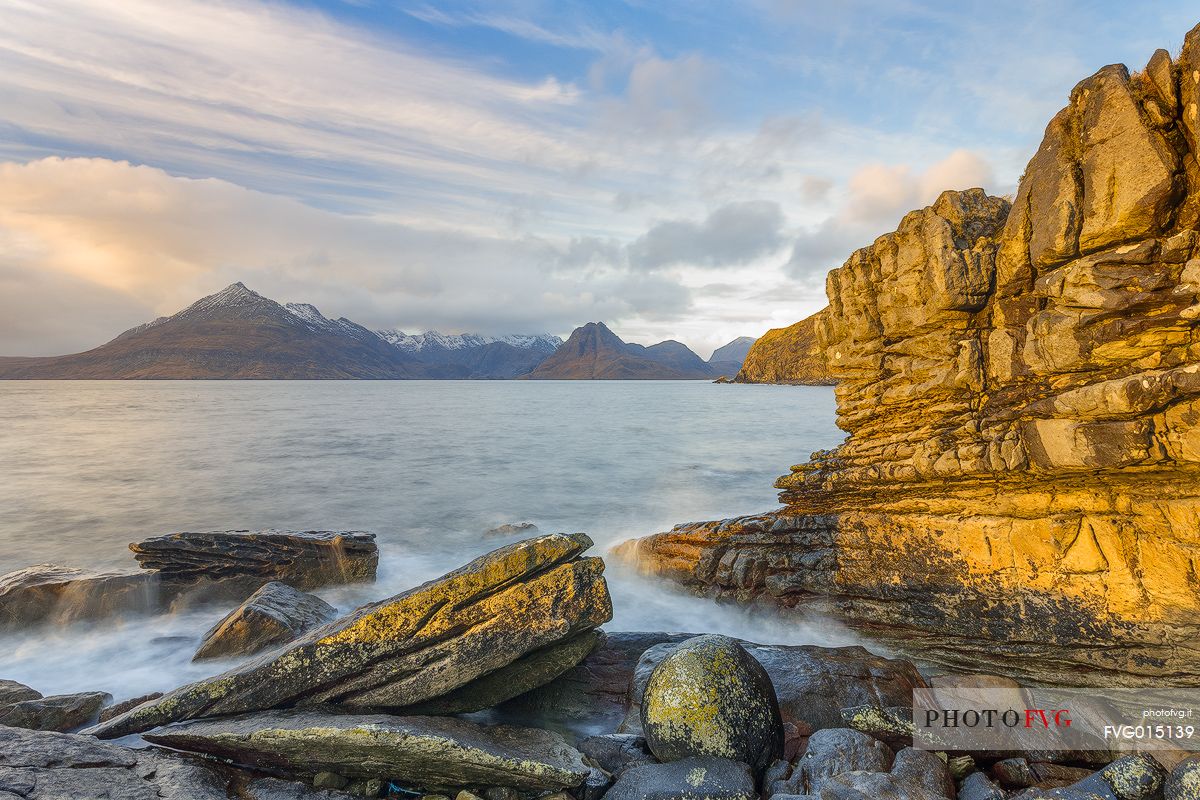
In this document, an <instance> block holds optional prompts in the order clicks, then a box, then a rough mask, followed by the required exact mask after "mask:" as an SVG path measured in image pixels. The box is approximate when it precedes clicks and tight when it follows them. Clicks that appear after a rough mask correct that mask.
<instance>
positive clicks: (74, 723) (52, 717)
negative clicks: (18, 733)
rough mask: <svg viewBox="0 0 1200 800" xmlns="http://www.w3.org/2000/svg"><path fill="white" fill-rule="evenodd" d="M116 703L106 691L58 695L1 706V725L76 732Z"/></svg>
mask: <svg viewBox="0 0 1200 800" xmlns="http://www.w3.org/2000/svg"><path fill="white" fill-rule="evenodd" d="M111 701H112V696H111V695H109V694H105V693H104V692H80V693H79V694H58V695H52V696H50V697H39V698H36V699H31V700H21V701H19V702H16V703H10V704H9V705H6V706H0V725H7V726H9V727H10V728H29V729H30V730H37V731H64V732H65V731H72V730H75V729H76V728H82V727H83V726H84V725H87V724H88V723H89V722H92V721H93V720H95V719H96V715H97V714H98V713H99V712H100V708H101V707H102V706H103V705H104V704H105V703H109V702H111Z"/></svg>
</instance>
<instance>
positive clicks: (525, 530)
mask: <svg viewBox="0 0 1200 800" xmlns="http://www.w3.org/2000/svg"><path fill="white" fill-rule="evenodd" d="M535 533H538V526H537V525H534V524H533V523H532V522H506V523H505V524H503V525H497V526H496V527H494V528H490V529H488V530H486V531H484V533H483V535H484V536H532V535H533V534H535Z"/></svg>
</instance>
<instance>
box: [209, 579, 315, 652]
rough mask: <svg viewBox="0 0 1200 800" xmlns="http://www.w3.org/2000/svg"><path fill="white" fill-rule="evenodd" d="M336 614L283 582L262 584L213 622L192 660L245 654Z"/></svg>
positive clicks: (288, 638) (289, 637) (291, 636)
mask: <svg viewBox="0 0 1200 800" xmlns="http://www.w3.org/2000/svg"><path fill="white" fill-rule="evenodd" d="M336 616H337V609H335V608H334V607H333V606H331V605H329V604H328V603H326V602H325V601H324V600H322V599H321V598H319V597H316V596H315V595H311V594H306V593H305V592H301V591H298V590H296V589H293V588H292V587H290V586H288V585H287V584H286V583H279V582H278V581H272V582H271V583H268V584H265V585H264V586H263V587H262V588H261V589H259V590H258V591H257V592H255V593H254V594H252V595H250V597H248V598H246V602H244V603H242V604H241V605H240V606H238V607H237V608H235V609H234V610H233V611H231V612H229V614H227V615H226V616H225V617H224V618H223V619H222V620H221V621H220V622H218V623H217V624H216V625H214V626H213V627H212V628H211V629H209V631H208V632H207V633H205V634H204V639H203V641H202V642H201V643H200V649H199V650H197V651H196V655H195V656H193V657H192V660H193V661H201V660H203V659H208V658H229V657H232V656H248V655H253V654H254V653H257V652H260V651H262V650H265V649H267V648H268V647H273V646H275V645H277V644H283V643H284V642H290V641H293V640H294V639H297V638H299V637H300V636H301V635H302V634H304V633H307V632H308V631H310V630H312V629H313V628H317V627H320V626H321V625H324V624H325V623H326V622H329V621H330V620H332V619H333V618H334V617H336Z"/></svg>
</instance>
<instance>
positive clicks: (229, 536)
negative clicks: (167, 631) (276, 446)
mask: <svg viewBox="0 0 1200 800" xmlns="http://www.w3.org/2000/svg"><path fill="white" fill-rule="evenodd" d="M129 549H130V550H132V551H133V554H134V557H135V558H136V559H137V560H138V563H139V564H141V565H142V567H143V568H145V569H151V570H155V571H156V572H157V574H158V576H159V578H160V579H161V581H162V583H163V585H164V587H166V590H167V591H175V592H184V593H201V592H203V591H204V588H205V587H207V586H210V585H212V586H216V587H219V591H220V592H221V593H223V594H228V593H232V592H237V591H239V590H240V589H244V590H245V591H243V592H242V593H241V596H242V597H245V596H246V595H247V594H249V593H250V592H253V591H256V590H257V589H258V588H260V587H261V586H262V585H263V584H266V583H268V582H270V581H285V582H286V583H287V584H288V585H290V586H294V587H296V588H297V589H303V590H311V589H318V588H320V587H322V586H329V585H335V584H343V583H359V582H367V581H372V580H374V579H375V569H376V567H377V566H378V564H379V548H378V547H377V546H376V544H375V534H373V533H365V532H363V531H209V532H203V533H201V532H184V533H170V534H167V535H166V536H155V537H153V538H150V539H146V540H144V541H141V542H137V543H135V544H131V545H129Z"/></svg>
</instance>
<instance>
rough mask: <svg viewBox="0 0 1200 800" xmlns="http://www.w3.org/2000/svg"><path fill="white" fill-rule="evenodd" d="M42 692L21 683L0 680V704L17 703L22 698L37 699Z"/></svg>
mask: <svg viewBox="0 0 1200 800" xmlns="http://www.w3.org/2000/svg"><path fill="white" fill-rule="evenodd" d="M41 696H42V693H41V692H39V691H38V690H36V689H31V688H29V687H28V686H26V685H25V684H23V683H17V682H16V681H6V680H0V706H7V705H10V704H12V703H19V702H21V701H22V700H38V699H40V698H41Z"/></svg>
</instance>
